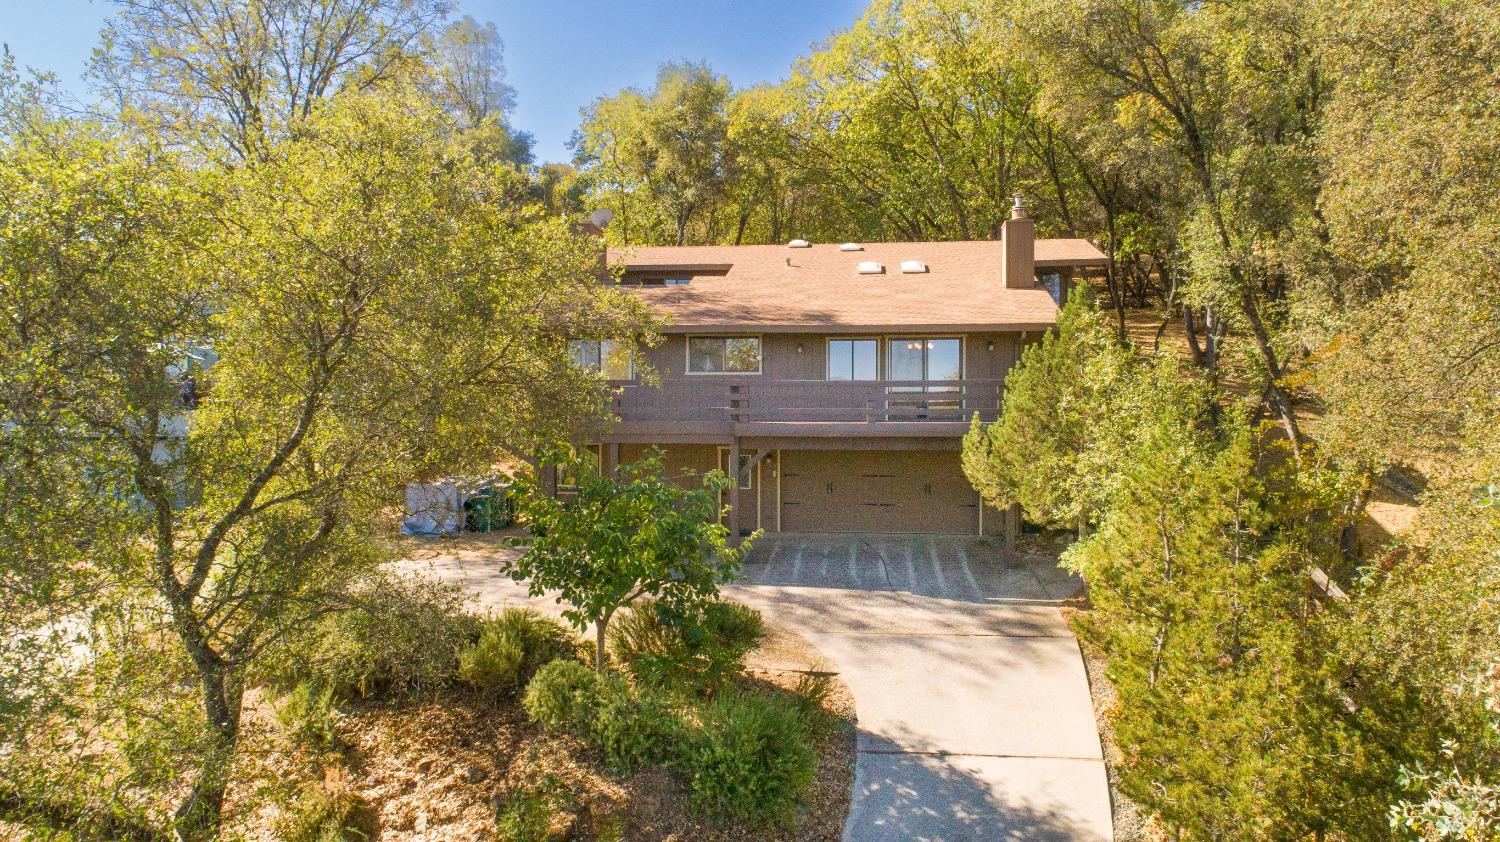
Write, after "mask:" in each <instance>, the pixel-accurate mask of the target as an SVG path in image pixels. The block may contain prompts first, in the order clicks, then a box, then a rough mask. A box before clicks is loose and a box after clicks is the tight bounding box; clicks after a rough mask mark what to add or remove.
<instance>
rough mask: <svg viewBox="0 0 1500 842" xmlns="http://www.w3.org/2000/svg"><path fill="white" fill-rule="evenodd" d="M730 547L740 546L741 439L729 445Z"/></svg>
mask: <svg viewBox="0 0 1500 842" xmlns="http://www.w3.org/2000/svg"><path fill="white" fill-rule="evenodd" d="M727 473H728V474H729V546H731V547H738V546H739V545H740V437H739V436H735V437H734V438H733V439H730V443H729V470H728V472H727Z"/></svg>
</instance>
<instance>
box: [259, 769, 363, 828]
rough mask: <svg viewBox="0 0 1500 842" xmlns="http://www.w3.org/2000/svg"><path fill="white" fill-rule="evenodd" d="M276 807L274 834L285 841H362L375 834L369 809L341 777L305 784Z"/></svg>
mask: <svg viewBox="0 0 1500 842" xmlns="http://www.w3.org/2000/svg"><path fill="white" fill-rule="evenodd" d="M279 806H280V808H281V815H280V818H279V819H278V821H277V823H276V832H277V836H278V838H280V839H284V840H286V841H287V842H364V840H367V839H370V838H372V837H373V836H374V834H375V827H374V824H373V817H372V816H371V814H370V810H369V808H368V807H367V806H366V805H365V804H364V802H363V801H362V800H361V799H360V797H359V795H358V794H357V793H355V791H354V790H353V789H352V788H351V787H349V786H348V784H347V783H346V782H345V781H344V780H343V779H342V777H337V776H336V777H334V778H332V779H330V780H324V781H312V782H308V783H307V784H304V785H303V786H302V787H301V788H300V789H298V790H297V791H296V792H295V793H294V795H293V796H292V798H291V799H290V800H289V801H287V802H286V803H283V804H281V805H279Z"/></svg>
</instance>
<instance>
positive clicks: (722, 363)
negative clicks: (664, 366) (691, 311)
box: [687, 336, 760, 374]
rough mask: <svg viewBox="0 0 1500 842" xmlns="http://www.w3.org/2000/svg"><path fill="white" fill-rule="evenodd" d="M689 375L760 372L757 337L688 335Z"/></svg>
mask: <svg viewBox="0 0 1500 842" xmlns="http://www.w3.org/2000/svg"><path fill="white" fill-rule="evenodd" d="M687 370H688V373H689V374H759V373H760V337H758V336H689V337H688V340H687Z"/></svg>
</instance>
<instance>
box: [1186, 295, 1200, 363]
mask: <svg viewBox="0 0 1500 842" xmlns="http://www.w3.org/2000/svg"><path fill="white" fill-rule="evenodd" d="M1195 309H1196V308H1195V307H1193V306H1191V305H1188V306H1186V307H1183V308H1182V326H1183V329H1184V330H1186V331H1187V342H1188V348H1189V350H1191V351H1192V352H1193V364H1194V365H1200V366H1201V365H1203V346H1201V345H1199V344H1198V326H1197V325H1196V324H1195V323H1194V319H1193V311H1194V310H1195Z"/></svg>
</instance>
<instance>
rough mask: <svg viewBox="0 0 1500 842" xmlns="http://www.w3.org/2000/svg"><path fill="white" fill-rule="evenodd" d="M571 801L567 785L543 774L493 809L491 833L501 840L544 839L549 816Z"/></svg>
mask: <svg viewBox="0 0 1500 842" xmlns="http://www.w3.org/2000/svg"><path fill="white" fill-rule="evenodd" d="M571 800H572V795H571V793H569V792H568V786H567V784H565V783H564V782H563V780H562V778H559V777H558V776H556V775H543V776H542V779H541V780H540V781H538V782H537V783H536V784H535V785H532V786H528V787H526V788H524V789H522V790H520V791H519V792H516V793H514V794H513V795H511V797H509V798H507V799H506V800H505V802H504V803H502V804H501V805H500V806H499V808H498V809H496V811H495V836H496V837H497V838H498V839H500V840H501V842H547V840H548V839H551V838H552V836H551V830H552V819H553V817H554V816H556V815H557V814H558V813H560V812H561V811H562V810H564V809H565V808H566V807H567V806H568V803H569V802H570V801H571Z"/></svg>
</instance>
